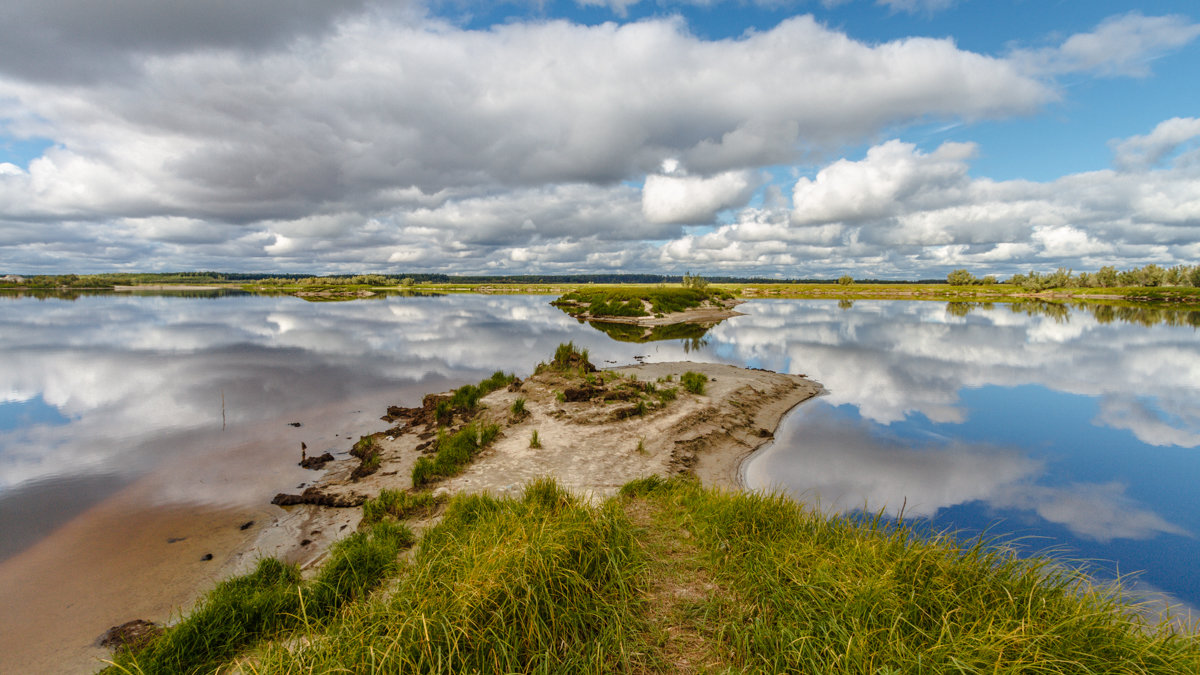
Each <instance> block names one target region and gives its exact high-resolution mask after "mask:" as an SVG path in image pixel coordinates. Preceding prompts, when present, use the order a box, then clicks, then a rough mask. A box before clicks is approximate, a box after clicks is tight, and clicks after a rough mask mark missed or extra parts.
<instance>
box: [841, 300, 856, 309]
mask: <svg viewBox="0 0 1200 675" xmlns="http://www.w3.org/2000/svg"><path fill="white" fill-rule="evenodd" d="M853 307H854V301H853V300H847V299H846V298H842V299H841V300H838V309H852V308H853Z"/></svg>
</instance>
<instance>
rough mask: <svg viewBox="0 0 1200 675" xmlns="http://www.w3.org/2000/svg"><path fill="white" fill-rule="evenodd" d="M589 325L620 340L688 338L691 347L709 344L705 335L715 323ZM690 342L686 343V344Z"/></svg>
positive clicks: (590, 323)
mask: <svg viewBox="0 0 1200 675" xmlns="http://www.w3.org/2000/svg"><path fill="white" fill-rule="evenodd" d="M588 325H589V326H591V327H592V328H595V329H596V330H598V331H600V332H602V333H604V334H605V335H607V336H608V337H610V338H612V339H614V340H616V341H618V342H636V343H642V342H660V341H662V340H686V341H689V343H690V344H691V345H692V346H691V349H699V348H700V347H702V346H704V345H706V344H708V342H707V341H706V340H704V339H703V338H704V335H705V334H706V333H708V331H709V329H711V328H712V327H713V326H715V325H716V324H714V323H675V324H671V325H668V326H653V327H647V326H638V325H635V324H630V323H611V322H607V321H588ZM686 344H688V343H685V346H686Z"/></svg>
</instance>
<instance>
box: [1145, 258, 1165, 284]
mask: <svg viewBox="0 0 1200 675" xmlns="http://www.w3.org/2000/svg"><path fill="white" fill-rule="evenodd" d="M1165 276H1166V270H1164V269H1163V268H1161V267H1159V266H1158V265H1155V264H1154V263H1150V264H1149V265H1146V266H1145V267H1143V268H1142V269H1140V270H1138V285H1139V286H1162V285H1163V278H1164V277H1165Z"/></svg>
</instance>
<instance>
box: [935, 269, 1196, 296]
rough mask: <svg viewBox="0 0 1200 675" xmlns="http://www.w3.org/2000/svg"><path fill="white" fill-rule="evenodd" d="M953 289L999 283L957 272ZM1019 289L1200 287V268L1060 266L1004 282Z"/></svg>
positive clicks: (951, 279)
mask: <svg viewBox="0 0 1200 675" xmlns="http://www.w3.org/2000/svg"><path fill="white" fill-rule="evenodd" d="M946 283H947V284H950V285H951V286H976V285H988V284H995V283H999V282H998V281H997V279H996V277H994V276H992V275H988V276H984V277H976V276H975V275H974V274H972V273H971V272H970V271H969V270H966V269H957V270H954V271H952V272H950V273H949V274H947V275H946ZM1005 283H1008V284H1010V285H1013V286H1020V287H1021V288H1022V289H1024V290H1027V291H1045V290H1050V289H1053V288H1121V287H1130V286H1137V287H1146V288H1154V287H1157V286H1182V287H1189V288H1200V265H1175V266H1174V267H1162V266H1159V265H1155V264H1154V263H1151V264H1149V265H1146V266H1144V267H1134V268H1132V269H1128V270H1118V269H1117V268H1115V267H1113V266H1111V265H1106V266H1104V267H1101V268H1100V269H1099V270H1098V271H1096V272H1079V273H1078V274H1075V273H1073V272H1072V270H1070V269H1068V268H1065V267H1060V268H1058V269H1057V270H1055V271H1053V272H1049V273H1041V274H1039V273H1038V272H1037V271H1034V270H1030V272H1029V274H1014V275H1012V276H1011V277H1009V278H1008V280H1007V281H1006V282H1005Z"/></svg>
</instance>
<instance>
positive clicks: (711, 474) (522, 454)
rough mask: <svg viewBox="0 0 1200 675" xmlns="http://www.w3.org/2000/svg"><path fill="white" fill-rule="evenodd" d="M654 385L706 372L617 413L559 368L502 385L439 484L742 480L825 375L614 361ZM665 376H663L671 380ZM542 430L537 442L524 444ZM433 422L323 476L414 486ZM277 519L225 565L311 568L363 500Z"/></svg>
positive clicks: (327, 480)
mask: <svg viewBox="0 0 1200 675" xmlns="http://www.w3.org/2000/svg"><path fill="white" fill-rule="evenodd" d="M613 370H615V372H617V373H620V374H622V375H623V376H625V377H631V376H632V377H636V378H637V379H638V380H640V381H642V382H656V381H658V380H660V379H662V380H664V381H662V382H658V383H657V386H658V387H660V388H661V387H670V386H675V387H679V376H680V375H682V374H683V373H685V372H687V371H694V372H698V373H703V374H705V375H707V376H708V378H709V381H708V383H707V388H706V391H705V393H704V394H703V395H693V394H689V393H687V392H685V391H684V390H683V388H682V387H679V389H678V398H677V399H676V400H674V401H672V402H670V403H669V404H668V405H666V406H665V407H663V408H661V409H657V410H654V411H652V412H649V413H648V414H646V415H644V416H640V417H636V416H635V417H629V418H626V419H615V418H616V417H617V416H618V415H617V414H616V413H617V409H618V408H620V407H621V404H620V403H603V402H600V401H585V402H561V401H559V400H558V397H557V393H558V392H559V391H562V390H563V388H565V387H566V386H570V384H571V383H570V382H569V381H566V380H563V379H562V378H561V377H560V376H557V375H553V374H548V375H538V376H534V377H531V378H529V379H527V380H525V381H524V382H523V383H522V384H521V386H520V388H519V389H516V390H503V389H502V390H500V391H496V392H493V393H491V394H489V395H488V396H486V397H485V398H484V399H483V400H482V403H483V405H484V406H485V411H484V413H483V416H484V418H485V419H486V420H487V421H495V422H497V423H499V424H500V425H501V427H502V429H503V431H502V433H501V436H500V438H499V439H498V440H496V441H495V442H494V443H493V444H492V445H491V446H490V447H489V448H487V449H486V450H484V451H483V452H482V453H480V455H479V456H478V457H477V458H476V459H475V461H474V462H473V463H472V464H471V465H470V466H468V467H467V468H466V470H465V471H464V472H463V473H461V474H459V475H458V476H455V477H453V478H450V479H448V480H445V481H442V482H441V483H439V484H437V485H436V486H435V487H434V489H435V490H437V491H448V492H452V493H457V492H464V493H482V492H487V493H491V494H496V495H505V494H517V493H519V492H520V491H521V490H522V488H523V486H524V485H525V484H526V483H527V482H529V481H531V480H533V479H535V478H539V477H544V476H550V477H553V478H554V479H555V480H557V481H558V483H559V484H560V485H562V486H563V487H565V488H567V489H569V490H571V491H572V492H574V493H576V494H579V495H583V496H586V497H587V498H589V499H591V500H593V501H599V500H602V499H604V498H605V497H608V496H610V495H612V494H615V493H616V491H617V490H618V488H620V486H621V485H623V484H625V483H626V482H628V481H630V480H633V479H636V478H641V477H644V476H648V475H651V474H654V475H659V476H664V477H666V476H670V475H673V474H676V473H680V472H685V471H691V472H694V473H695V474H696V475H697V476H698V477H699V478H700V479H701V481H702V482H703V483H704V484H706V485H710V486H718V487H723V488H726V489H740V488H741V487H742V485H741V464H742V462H743V461H744V460H745V459H746V458H747V457H748V456H749V455H750V454H751V453H752V452H754V450H756V449H758V448H759V447H760V446H762V445H763V444H765V443H767V442H769V441H770V440H771V439H772V438H773V435H774V432H775V430H776V429H777V428H778V426H779V423H780V421H781V420H782V419H783V416H784V415H785V414H786V413H787V412H788V411H789V410H791V409H792V408H793V407H795V406H796V405H798V404H799V403H801V402H802V401H805V400H807V399H809V398H812V397H813V396H816V395H817V394H818V393H820V392H821V385H820V384H818V383H816V382H814V381H812V380H809V379H807V378H806V377H805V376H803V375H787V374H781V373H774V372H770V371H763V370H750V369H745V368H738V367H735V366H730V365H723V364H708V363H691V362H674V363H649V364H642V365H636V366H629V367H623V368H616V369H613ZM667 378H670V380H669V381H667ZM517 398H523V399H525V408H526V410H528V413H529V414H528V415H526V416H525V417H523V418H520V419H514V418H513V417H512V415H511V413H510V412H509V411H510V408H511V407H512V403H513V401H515V400H516V399H517ZM535 430H536V431H537V432H538V437H539V439H540V441H541V446H542V447H541V448H536V449H535V448H530V447H529V446H530V437H531V436H532V434H533V432H534V431H535ZM432 437H433V430H431V429H427V428H417V429H412V430H409V431H407V432H405V433H402V434H398V435H391V436H386V435H385V436H382V437H380V439H379V443H380V445H381V447H382V453H381V457H382V466H381V468H380V469H379V471H378V472H376V473H374V474H372V475H370V476H367V477H365V478H362V479H360V480H357V481H355V480H352V479H351V478H350V472H351V471H352V470H353V468H354V466H356V465H357V460H353V459H347V460H340V461H337V462H334V463H331V464H329V465H328V466H327V469H326V473H325V476H324V478H323V479H322V480H321V481H319V482H318V484H317V485H318V487H319V488H320V489H321V490H322V491H323V492H324V493H325V494H327V495H331V496H335V497H339V498H342V499H344V500H345V501H347V502H356V501H358V502H361V500H362V499H364V498H369V497H374V496H376V495H378V494H379V492H380V491H381V490H383V489H385V488H388V489H394V490H407V489H411V488H412V480H411V473H412V467H413V464H415V463H416V460H417V458H418V457H420V456H421V450H420V449H419V447H420V446H422V445H424V444H427V443H428V441H429V440H430V439H431V438H432ZM283 511H284V512H285V513H284V514H283V515H281V516H280V517H279V518H277V519H276V520H275V523H274V524H273V525H272V526H271V527H268V528H265V529H263V530H262V531H261V532H260V534H259V536H258V537H257V539H256V540H255V541H254V542H253V543H251V544H250V545H249V546H247V547H246V548H244V549H243V550H242V551H241V552H240V553H238V554H236V555H234V556H233V557H231V558H230V559H229V561H228V562H227V563H226V564H225V569H223V570H222V573H223V574H225V575H230V574H240V573H245V572H247V571H249V570H250V569H251V568H253V566H254V564H255V563H256V561H257V560H258V559H259V558H261V557H264V556H270V557H278V558H280V559H282V560H285V561H287V562H294V563H297V564H299V565H300V566H301V567H302V568H303V569H305V570H306V571H309V572H311V570H313V568H315V567H317V566H318V565H319V564H320V562H321V561H323V560H324V559H325V556H326V551H327V550H328V548H329V545H330V544H332V543H333V542H334V541H336V540H338V539H340V538H342V537H344V536H346V535H348V534H349V533H351V532H353V531H354V530H355V528H356V527H357V526H358V523H359V520H360V519H361V509H359V508H354V507H347V508H337V507H324V506H313V505H307V504H304V505H298V506H289V507H284V508H283Z"/></svg>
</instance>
